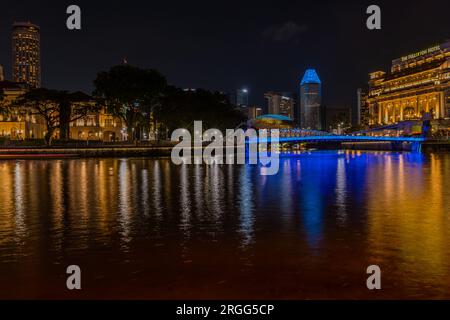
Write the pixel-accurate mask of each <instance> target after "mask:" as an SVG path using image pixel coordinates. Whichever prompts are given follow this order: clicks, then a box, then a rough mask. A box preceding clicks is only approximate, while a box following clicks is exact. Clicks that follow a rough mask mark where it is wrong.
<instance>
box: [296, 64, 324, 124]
mask: <svg viewBox="0 0 450 320" xmlns="http://www.w3.org/2000/svg"><path fill="white" fill-rule="evenodd" d="M321 118H322V82H321V81H320V79H319V76H318V75H317V72H316V70H314V69H308V70H306V72H305V75H304V76H303V79H302V81H301V83H300V124H301V127H302V128H303V129H313V130H322V129H325V128H322V123H323V121H322V119H321Z"/></svg>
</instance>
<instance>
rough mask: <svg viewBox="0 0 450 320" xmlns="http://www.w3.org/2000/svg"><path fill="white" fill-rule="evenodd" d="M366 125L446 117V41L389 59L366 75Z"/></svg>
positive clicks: (449, 63) (449, 112) (449, 80)
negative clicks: (387, 67)
mask: <svg viewBox="0 0 450 320" xmlns="http://www.w3.org/2000/svg"><path fill="white" fill-rule="evenodd" d="M369 77H370V80H369V95H368V100H367V101H368V106H369V124H370V125H382V124H392V123H397V122H400V121H404V120H417V119H421V118H422V115H423V114H424V113H429V114H431V115H432V117H433V119H444V118H448V117H450V41H447V42H445V43H443V44H441V45H437V46H433V47H430V48H428V49H425V50H422V51H419V52H416V53H412V54H409V55H407V56H404V57H401V58H399V59H396V60H393V61H392V67H391V70H390V72H388V73H387V72H384V71H376V72H372V73H370V74H369Z"/></svg>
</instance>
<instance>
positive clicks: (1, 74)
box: [0, 64, 5, 81]
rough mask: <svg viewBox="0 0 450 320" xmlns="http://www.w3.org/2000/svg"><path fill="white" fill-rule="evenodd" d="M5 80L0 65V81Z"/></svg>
mask: <svg viewBox="0 0 450 320" xmlns="http://www.w3.org/2000/svg"><path fill="white" fill-rule="evenodd" d="M3 80H5V74H4V73H3V66H2V65H1V64H0V81H3Z"/></svg>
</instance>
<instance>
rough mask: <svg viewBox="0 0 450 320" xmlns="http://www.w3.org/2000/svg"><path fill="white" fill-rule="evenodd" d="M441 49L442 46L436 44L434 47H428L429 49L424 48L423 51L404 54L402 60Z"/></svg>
mask: <svg viewBox="0 0 450 320" xmlns="http://www.w3.org/2000/svg"><path fill="white" fill-rule="evenodd" d="M439 50H441V46H440V45H438V46H434V47H431V48H428V49H425V50H422V51H419V52H416V53H412V54H410V55H407V56H404V57H402V58H401V60H402V61H408V60H410V59H414V58H418V57H420V56H424V55H426V54H429V53H433V52H436V51H439Z"/></svg>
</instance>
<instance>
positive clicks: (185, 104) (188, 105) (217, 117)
mask: <svg viewBox="0 0 450 320" xmlns="http://www.w3.org/2000/svg"><path fill="white" fill-rule="evenodd" d="M174 115H176V116H174ZM155 118H156V119H158V120H159V121H160V122H162V123H163V124H164V125H165V126H166V128H167V129H168V130H169V131H173V130H175V129H178V128H185V129H191V128H192V126H193V124H194V121H196V120H200V121H202V122H203V128H204V129H205V130H206V129H209V128H215V129H219V130H222V131H224V130H226V129H234V128H235V127H236V126H238V125H239V124H241V123H242V122H243V121H245V120H246V117H245V115H244V114H242V112H240V111H239V110H237V109H236V108H235V106H233V105H232V104H231V103H230V101H229V99H228V98H227V97H226V96H225V95H224V94H222V93H220V92H210V91H207V90H202V89H197V90H188V91H186V90H182V89H179V88H175V87H168V89H167V90H166V93H165V96H164V99H163V100H162V103H161V105H160V106H159V108H156V110H155Z"/></svg>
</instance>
